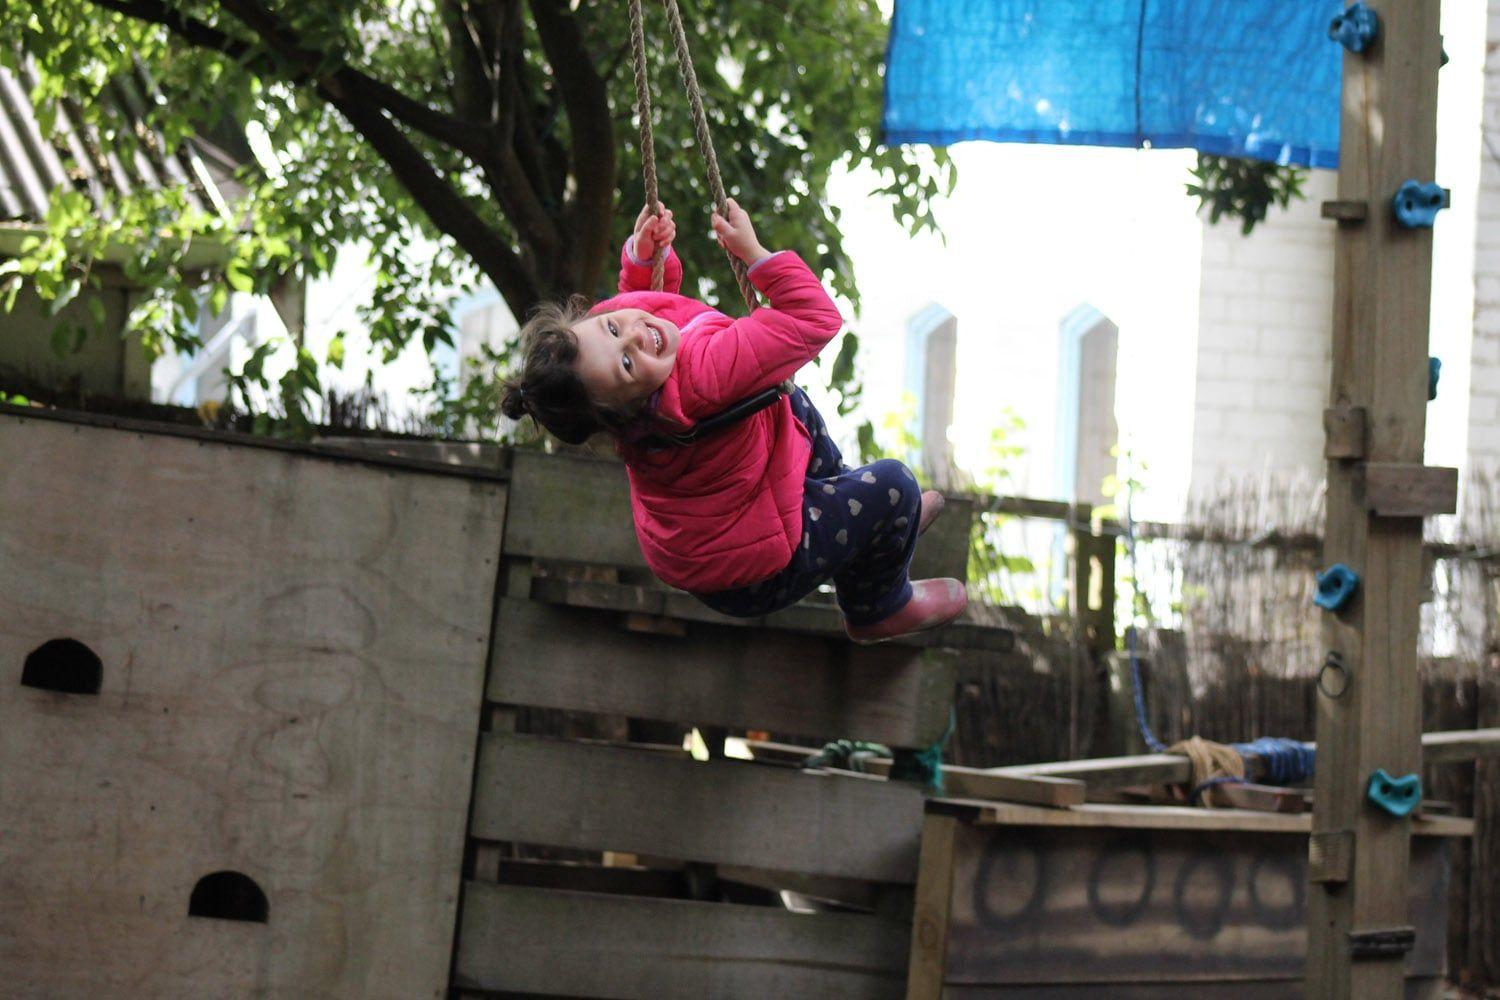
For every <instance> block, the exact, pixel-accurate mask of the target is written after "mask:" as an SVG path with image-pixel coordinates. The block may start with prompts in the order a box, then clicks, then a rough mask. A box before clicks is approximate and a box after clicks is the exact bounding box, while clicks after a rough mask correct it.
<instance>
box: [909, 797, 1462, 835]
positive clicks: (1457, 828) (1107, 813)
mask: <svg viewBox="0 0 1500 1000" xmlns="http://www.w3.org/2000/svg"><path fill="white" fill-rule="evenodd" d="M929 807H930V808H933V809H935V810H938V811H952V812H957V813H960V814H964V815H966V816H968V817H970V818H971V819H972V821H973V822H975V823H977V824H980V825H991V826H1048V827H1107V828H1110V829H1117V830H1248V831H1254V832H1257V833H1301V834H1307V833H1310V832H1311V831H1312V815H1311V814H1310V813H1273V812H1255V811H1252V810H1248V809H1195V808H1192V807H1191V806H1144V805H1143V806H1134V805H1119V804H1115V803H1102V802H1100V803H1094V802H1090V803H1086V804H1084V805H1081V806H1076V807H1074V808H1072V809H1044V808H1040V807H1038V806H1028V805H1020V804H1018V803H1012V802H983V801H980V800H978V799H933V800H931V801H930V806H929ZM1411 832H1412V836H1414V837H1472V836H1473V835H1474V821H1473V820H1471V819H1465V818H1463V817H1459V816H1435V815H1416V816H1413V818H1412V829H1411Z"/></svg>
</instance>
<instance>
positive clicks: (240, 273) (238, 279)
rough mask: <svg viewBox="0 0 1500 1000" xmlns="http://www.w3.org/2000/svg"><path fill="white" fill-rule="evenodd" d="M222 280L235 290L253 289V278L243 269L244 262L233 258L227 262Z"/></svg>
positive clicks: (245, 290)
mask: <svg viewBox="0 0 1500 1000" xmlns="http://www.w3.org/2000/svg"><path fill="white" fill-rule="evenodd" d="M224 280H226V281H228V282H229V286H230V287H231V288H233V289H234V290H235V291H237V292H252V291H254V290H255V279H254V278H253V277H251V275H250V272H249V271H247V270H246V269H245V262H244V261H242V260H240V259H239V258H235V259H234V260H231V261H230V262H229V266H228V267H226V268H225V269H224Z"/></svg>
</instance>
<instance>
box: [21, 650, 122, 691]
mask: <svg viewBox="0 0 1500 1000" xmlns="http://www.w3.org/2000/svg"><path fill="white" fill-rule="evenodd" d="M103 682H104V664H103V663H101V662H100V661H99V657H98V656H97V655H95V653H94V651H93V650H92V649H89V648H88V647H87V646H85V645H84V644H83V643H81V642H79V641H78V640H77V639H49V640H48V641H47V642H44V643H42V644H41V645H40V646H38V647H37V648H36V649H34V650H32V652H31V655H29V656H27V657H26V664H25V666H23V667H22V668H21V683H22V684H23V685H25V686H26V687H34V688H41V689H42V690H43V691H57V692H59V693H61V694H98V693H99V686H100V685H101V684H102V683H103Z"/></svg>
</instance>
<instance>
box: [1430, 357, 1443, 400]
mask: <svg viewBox="0 0 1500 1000" xmlns="http://www.w3.org/2000/svg"><path fill="white" fill-rule="evenodd" d="M1441 374H1443V363H1442V362H1441V361H1439V360H1438V359H1437V358H1428V359H1427V401H1428V402H1431V401H1432V400H1434V399H1437V384H1438V376H1439V375H1441Z"/></svg>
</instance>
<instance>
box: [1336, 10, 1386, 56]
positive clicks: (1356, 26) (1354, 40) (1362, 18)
mask: <svg viewBox="0 0 1500 1000" xmlns="http://www.w3.org/2000/svg"><path fill="white" fill-rule="evenodd" d="M1379 35H1380V16H1379V15H1378V14H1376V13H1375V12H1374V11H1373V10H1371V9H1370V8H1369V7H1367V6H1365V5H1364V4H1362V3H1353V4H1350V5H1349V6H1348V7H1345V8H1344V10H1343V13H1341V14H1339V15H1337V16H1336V17H1335V18H1334V19H1333V21H1332V23H1330V24H1329V25H1328V37H1329V38H1332V39H1333V40H1334V41H1335V42H1338V43H1339V44H1340V45H1342V46H1343V47H1344V48H1346V49H1348V50H1349V51H1350V52H1355V53H1359V52H1363V51H1364V50H1365V49H1367V48H1369V47H1370V43H1371V42H1373V41H1375V39H1376V38H1377V37H1379Z"/></svg>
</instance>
